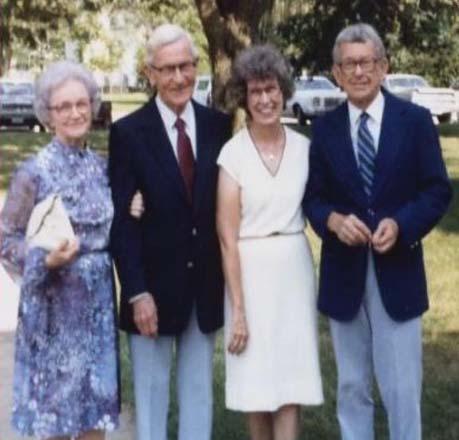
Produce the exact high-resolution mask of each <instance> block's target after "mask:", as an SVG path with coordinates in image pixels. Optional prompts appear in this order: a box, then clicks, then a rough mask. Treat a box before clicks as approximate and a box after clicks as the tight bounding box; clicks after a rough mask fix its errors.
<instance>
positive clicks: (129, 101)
mask: <svg viewBox="0 0 459 440" xmlns="http://www.w3.org/2000/svg"><path fill="white" fill-rule="evenodd" d="M103 99H104V100H108V101H111V102H112V106H113V113H114V114H117V113H130V112H132V111H134V110H136V109H137V108H139V107H140V106H141V105H142V104H143V103H144V102H145V101H147V100H148V95H147V94H146V93H141V92H138V93H129V94H127V93H106V94H104V95H103Z"/></svg>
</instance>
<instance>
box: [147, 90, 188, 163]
mask: <svg viewBox="0 0 459 440" xmlns="http://www.w3.org/2000/svg"><path fill="white" fill-rule="evenodd" d="M155 101H156V105H157V106H158V111H159V114H160V116H161V119H162V120H163V124H164V128H165V129H166V133H167V136H168V137H169V140H170V141H171V145H172V149H173V150H174V154H175V157H176V158H177V157H178V156H177V137H178V132H177V128H176V127H175V122H176V121H177V114H176V113H174V112H173V111H172V110H171V109H170V108H169V107H168V106H167V105H166V104H165V103H164V101H163V100H162V99H161V98H160V97H159V94H158V95H156V98H155ZM179 117H180V118H181V119H183V122H185V131H186V134H187V135H188V137H189V138H190V141H191V148H192V149H193V156H194V157H195V158H196V116H195V114H194V108H193V105H192V104H191V101H188V102H187V104H186V106H185V108H184V109H183V112H182V113H181V114H180V116H179Z"/></svg>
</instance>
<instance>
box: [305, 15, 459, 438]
mask: <svg viewBox="0 0 459 440" xmlns="http://www.w3.org/2000/svg"><path fill="white" fill-rule="evenodd" d="M333 62H334V66H333V73H334V76H335V79H336V81H337V82H338V84H339V85H340V86H341V87H342V88H343V90H344V91H345V92H346V93H347V97H348V99H347V102H345V103H344V104H342V105H341V106H340V107H338V108H337V109H336V110H334V111H332V112H330V113H328V114H327V115H325V116H324V117H322V118H320V119H318V120H317V121H316V122H315V124H314V126H313V130H312V143H311V149H310V176H309V181H308V185H307V191H306V195H305V199H304V209H305V212H306V214H307V216H308V218H309V220H310V222H311V224H312V226H313V228H314V230H315V231H316V232H317V233H318V235H319V236H320V237H321V238H322V253H321V265H320V286H319V309H320V310H321V311H322V312H323V313H324V314H325V315H327V316H329V317H330V328H331V332H332V339H333V346H334V350H335V357H336V362H337V369H338V399H337V414H338V421H339V425H340V430H341V437H342V439H344V440H351V439H352V440H371V439H372V438H374V433H373V400H372V382H373V375H374V376H375V378H376V381H377V384H378V387H379V391H380V394H381V397H382V401H383V403H384V406H385V408H386V411H387V415H388V423H389V431H390V438H391V439H392V440H402V439H403V440H419V439H420V438H421V410H420V398H421V382H422V359H421V357H422V339H421V315H422V313H423V312H425V311H426V310H427V308H428V300H427V288H426V276H425V271H424V263H423V256H422V244H421V240H422V238H423V237H424V236H425V235H426V234H427V233H428V232H429V231H430V230H431V229H432V228H433V227H434V226H435V225H436V224H437V222H438V221H439V220H440V218H441V217H442V215H443V214H444V213H445V211H446V209H447V206H448V203H449V201H450V198H451V187H450V184H449V181H448V178H447V174H446V170H445V165H444V162H443V159H442V155H441V150H440V145H439V139H438V134H437V131H436V129H435V127H434V125H433V122H432V118H431V115H430V113H429V111H427V110H426V109H424V108H421V107H418V106H416V105H414V104H411V103H409V102H406V101H402V100H400V99H398V98H396V97H395V96H393V95H391V94H389V93H388V92H386V91H385V90H383V89H381V83H382V81H383V79H384V75H385V74H386V72H387V69H388V62H387V59H386V55H385V49H384V46H383V43H382V41H381V38H380V37H379V35H378V34H377V33H376V31H375V30H374V29H373V28H372V27H371V26H369V25H366V24H362V23H361V24H357V25H353V26H349V27H347V28H345V29H344V30H342V31H341V33H340V34H339V35H338V37H337V39H336V42H335V46H334V49H333Z"/></svg>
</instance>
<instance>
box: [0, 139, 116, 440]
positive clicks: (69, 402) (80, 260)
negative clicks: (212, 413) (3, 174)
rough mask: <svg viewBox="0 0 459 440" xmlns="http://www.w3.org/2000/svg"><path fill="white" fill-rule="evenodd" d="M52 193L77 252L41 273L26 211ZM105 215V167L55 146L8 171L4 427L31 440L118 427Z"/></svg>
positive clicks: (2, 245) (2, 238)
mask: <svg viewBox="0 0 459 440" xmlns="http://www.w3.org/2000/svg"><path fill="white" fill-rule="evenodd" d="M50 194H59V195H60V196H61V198H62V201H63V203H64V206H65V208H66V211H67V213H68V215H69V218H70V221H71V223H72V226H73V229H74V231H75V234H76V235H77V237H78V238H79V241H80V251H79V253H78V255H77V257H76V258H75V260H73V261H72V262H71V263H69V264H68V265H66V266H63V267H61V268H59V269H47V268H46V266H45V264H44V261H45V257H46V254H47V252H46V251H45V250H43V249H40V248H31V249H27V246H26V243H25V230H26V227H27V222H28V220H29V218H30V214H31V212H32V210H33V208H34V206H35V205H36V204H37V203H39V202H40V201H42V200H43V199H45V198H46V197H47V196H48V195H50ZM112 218H113V206H112V202H111V194H110V188H109V185H108V179H107V173H106V162H105V160H104V159H102V158H101V157H100V156H98V155H97V154H95V153H94V152H92V151H91V150H90V149H89V148H86V149H80V148H76V147H71V146H66V145H63V144H62V143H60V142H59V141H57V140H56V139H54V140H53V141H52V142H51V143H50V144H49V145H47V146H46V147H44V148H43V149H42V150H41V151H40V152H39V153H38V154H37V155H35V156H34V157H32V158H31V159H29V160H27V161H26V162H24V163H23V164H22V165H21V166H20V167H19V168H18V170H17V171H16V173H15V175H14V177H13V179H12V182H11V186H10V190H9V192H8V196H7V199H6V202H5V206H4V209H3V212H2V214H1V217H0V234H1V235H0V257H1V262H2V263H3V264H4V265H5V267H6V268H7V269H8V270H9V272H16V273H17V274H20V275H21V276H22V282H21V295H20V303H19V314H18V327H17V331H16V353H15V370H14V405H13V415H12V423H13V426H14V427H15V429H16V430H17V431H19V432H20V433H21V434H23V435H33V436H36V437H38V438H47V437H53V436H61V435H66V436H77V435H79V434H81V433H83V432H86V431H89V430H92V429H101V430H113V429H114V428H115V427H116V426H117V425H118V414H119V393H118V356H117V332H116V325H115V301H114V286H113V272H112V262H111V258H110V255H109V253H108V240H109V230H110V226H111V221H112Z"/></svg>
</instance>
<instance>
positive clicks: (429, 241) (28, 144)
mask: <svg viewBox="0 0 459 440" xmlns="http://www.w3.org/2000/svg"><path fill="white" fill-rule="evenodd" d="M440 130H441V133H442V134H444V136H443V137H442V139H441V142H442V148H443V154H444V157H445V161H446V164H447V168H448V172H449V175H450V177H451V179H452V182H453V185H454V188H455V196H454V199H453V202H452V204H451V207H450V209H449V211H448V214H447V215H446V217H445V218H444V219H443V220H442V222H441V224H440V225H439V226H438V227H437V228H435V230H434V231H433V232H432V233H431V234H429V236H428V237H427V238H426V239H425V240H424V250H425V260H426V266H427V275H428V284H429V291H430V310H429V312H428V313H426V314H425V316H424V392H423V420H424V429H423V431H424V433H423V437H424V438H425V439H426V440H455V439H459V417H458V414H459V399H458V396H459V346H458V344H459V287H458V286H459V196H458V194H459V126H458V125H457V124H456V125H455V126H446V129H445V130H446V131H444V129H443V126H442V127H441V128H440ZM48 140H49V135H48V134H33V133H28V132H3V131H1V132H0V190H1V189H5V188H6V186H7V183H8V181H9V176H10V175H11V171H12V170H13V169H14V168H15V166H16V164H17V163H18V162H20V161H21V160H24V159H25V158H27V157H28V156H30V154H33V153H34V152H36V151H37V150H38V149H39V148H40V147H41V146H42V145H44V144H45V143H46V142H47V141H48ZM90 143H91V145H93V146H94V147H95V148H96V149H97V150H98V151H100V152H102V153H103V154H105V153H106V144H107V132H106V131H98V132H94V133H93V134H92V136H91V141H90ZM308 235H309V236H310V240H311V243H312V248H313V253H314V256H315V259H316V261H318V251H319V246H320V243H319V241H318V239H317V237H315V236H314V234H313V233H312V231H310V230H308ZM280 325H281V324H280ZM320 342H321V368H322V375H323V379H324V391H325V404H324V405H323V406H322V407H319V408H308V409H304V410H303V412H302V434H301V439H314V440H322V439H324V440H328V439H337V438H338V427H337V423H336V418H335V409H334V406H335V385H336V373H335V365H334V359H333V350H332V346H331V340H330V335H329V332H328V325H327V322H326V320H325V319H323V318H321V320H320ZM223 353H224V352H223V346H222V339H221V336H220V337H219V339H218V341H217V350H216V356H215V381H214V389H215V405H214V408H215V423H214V439H215V440H244V439H247V438H248V435H247V430H246V426H245V421H244V418H243V416H242V415H241V414H239V413H235V412H231V411H227V410H226V409H225V407H224V355H223ZM121 354H122V356H121V359H122V367H123V368H122V369H123V374H122V384H123V399H124V402H126V403H127V404H131V403H132V396H133V395H132V388H131V386H130V366H129V356H128V350H127V345H126V343H125V338H124V337H123V338H122V340H121ZM261 368H262V367H261ZM378 402H379V401H378ZM172 408H173V410H172V411H171V415H170V417H171V422H172V423H171V430H170V438H173V435H175V432H176V420H177V405H176V402H175V399H174V400H173V403H172ZM377 433H378V435H377V439H383V438H387V434H386V430H385V420H384V412H383V409H382V406H381V405H380V404H378V405H377Z"/></svg>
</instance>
